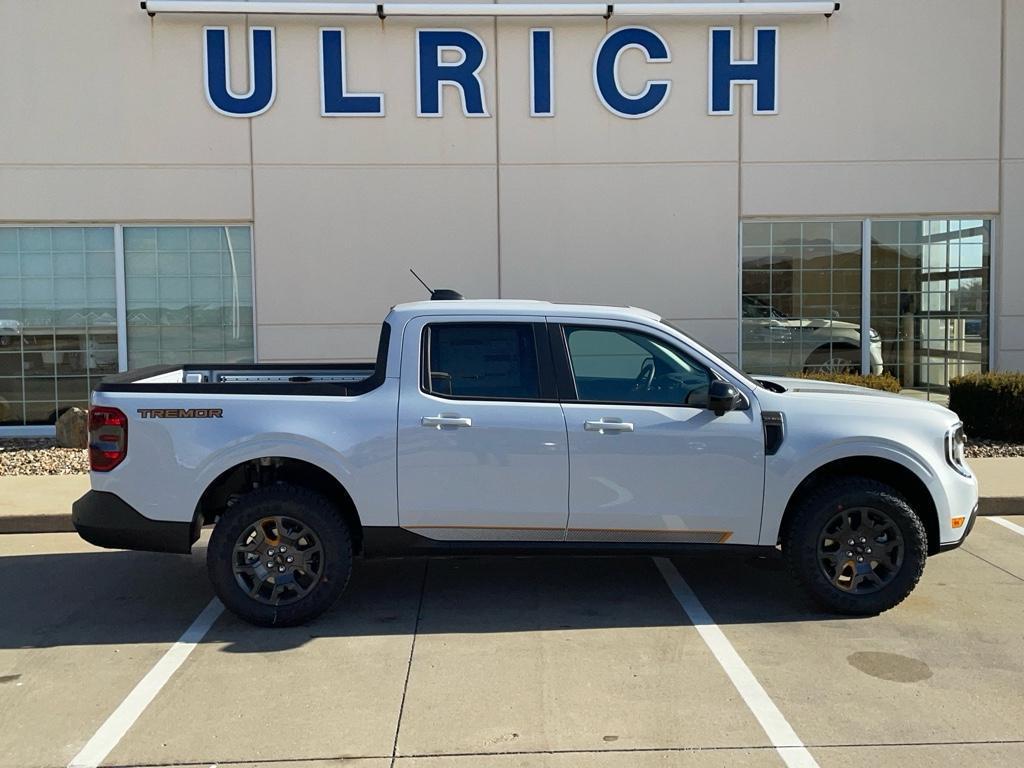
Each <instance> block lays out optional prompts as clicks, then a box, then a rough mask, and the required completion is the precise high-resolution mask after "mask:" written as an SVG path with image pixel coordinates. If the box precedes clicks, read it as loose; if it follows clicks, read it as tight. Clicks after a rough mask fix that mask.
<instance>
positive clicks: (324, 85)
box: [320, 28, 384, 117]
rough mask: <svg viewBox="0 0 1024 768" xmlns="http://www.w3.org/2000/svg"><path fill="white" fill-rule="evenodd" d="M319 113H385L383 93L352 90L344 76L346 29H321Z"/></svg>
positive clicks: (378, 114)
mask: <svg viewBox="0 0 1024 768" xmlns="http://www.w3.org/2000/svg"><path fill="white" fill-rule="evenodd" d="M320 114H321V115H322V116H323V117H339V116H340V117H345V116H352V115H355V116H357V117H358V116H363V117H382V116H383V115H384V94H383V93H349V92H348V85H347V83H346V79H345V30H344V29H326V28H324V29H321V30H320Z"/></svg>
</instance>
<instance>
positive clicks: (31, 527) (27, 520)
mask: <svg viewBox="0 0 1024 768" xmlns="http://www.w3.org/2000/svg"><path fill="white" fill-rule="evenodd" d="M74 530H75V526H73V525H72V524H71V513H70V512H65V513H52V514H42V515H4V516H3V517H0V534H5V533H70V532H73V531H74Z"/></svg>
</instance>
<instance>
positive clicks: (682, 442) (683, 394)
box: [556, 320, 764, 544]
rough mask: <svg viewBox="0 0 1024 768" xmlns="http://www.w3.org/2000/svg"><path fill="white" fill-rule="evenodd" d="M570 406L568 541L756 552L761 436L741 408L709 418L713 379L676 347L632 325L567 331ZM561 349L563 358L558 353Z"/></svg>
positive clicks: (586, 324) (575, 325) (755, 416)
mask: <svg viewBox="0 0 1024 768" xmlns="http://www.w3.org/2000/svg"><path fill="white" fill-rule="evenodd" d="M558 345H559V346H558V347H556V353H557V354H559V355H563V354H564V355H565V356H566V357H567V358H568V363H569V366H570V371H569V375H570V377H571V379H572V382H573V384H574V387H575V400H570V401H565V400H563V409H564V412H565V418H566V424H567V428H568V434H569V525H568V531H567V535H566V539H567V540H568V541H606V542H615V541H628V542H644V543H648V542H649V543H655V542H663V543H664V542H671V543H693V544H717V543H724V542H726V541H728V542H730V543H736V544H757V543H758V534H759V531H760V527H761V501H762V491H763V483H764V438H763V433H762V426H761V420H760V414H759V412H758V411H757V406H756V403H755V402H753V401H752V400H751V402H750V406H749V407H748V408H746V409H745V410H736V411H730V412H726V413H724V414H723V415H721V416H716V415H715V414H714V413H713V412H712V411H709V410H707V408H706V407H705V405H706V402H707V392H708V385H709V383H710V381H711V379H712V377H713V376H714V375H715V374H713V373H712V371H711V370H710V369H709V368H708V367H707V366H705V365H704V364H702V363H701V362H699V361H698V360H697V359H695V356H694V355H691V354H690V353H688V352H687V351H686V350H684V349H682V345H681V344H680V342H678V340H676V339H674V338H673V337H671V336H669V335H667V334H665V335H661V334H658V333H654V332H652V331H650V330H648V329H645V328H644V327H643V326H640V325H637V326H636V327H635V328H627V327H622V326H615V327H610V326H602V325H601V324H600V323H599V322H598V323H595V322H593V321H587V320H580V321H578V322H572V323H568V322H567V323H565V324H564V325H563V326H562V333H561V335H560V337H559V338H558ZM563 350H564V352H563Z"/></svg>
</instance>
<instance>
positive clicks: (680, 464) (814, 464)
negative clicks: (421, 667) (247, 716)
mask: <svg viewBox="0 0 1024 768" xmlns="http://www.w3.org/2000/svg"><path fill="white" fill-rule="evenodd" d="M963 449H964V435H963V431H962V429H961V426H960V424H959V423H958V420H957V417H956V415H955V414H953V413H952V412H950V411H948V410H946V409H945V408H942V407H940V406H938V405H935V404H932V403H927V402H921V401H916V400H912V399H908V398H904V397H900V396H898V395H888V394H881V393H877V392H873V391H870V390H867V389H862V388H858V387H851V386H842V385H836V384H827V383H822V382H815V381H804V380H795V379H794V380H789V379H783V378H771V379H768V378H765V379H751V378H748V377H747V376H746V375H745V374H743V373H742V372H740V371H738V370H737V369H736V368H735V367H734V366H732V365H730V364H729V363H728V362H727V361H725V360H723V359H722V358H721V357H720V356H719V355H717V354H715V353H714V352H713V351H712V350H710V349H708V348H707V347H705V346H703V345H701V344H699V343H697V342H696V341H694V340H693V339H692V338H690V337H689V336H687V335H686V334H684V333H683V332H681V331H680V330H679V329H677V328H675V327H673V326H672V325H670V324H669V323H667V322H665V321H664V320H662V319H660V318H659V317H658V316H657V315H654V314H652V313H650V312H646V311H644V310H641V309H635V308H616V307H597V306H575V305H565V304H551V303H546V302H530V301H456V300H445V301H425V302H418V303H413V304H403V305H400V306H397V307H395V308H394V309H393V310H392V311H391V313H390V314H389V315H388V316H387V319H386V320H385V321H384V325H383V329H382V332H381V337H380V346H379V351H378V355H377V360H376V363H375V364H371V363H368V364H365V365H352V364H345V365H304V366H285V365H250V366H239V365H222V366H209V365H206V366H176V367H164V368H159V369H144V370H139V371H134V372H130V373H127V374H123V375H119V376H115V377H112V378H109V379H106V380H105V381H104V382H103V383H102V384H100V385H99V386H98V387H97V389H96V391H95V392H94V393H93V401H92V409H91V412H90V456H91V463H92V475H91V480H92V490H91V491H90V492H89V493H87V494H86V495H85V496H84V497H83V498H82V499H80V500H79V501H78V502H76V503H75V505H74V522H75V525H76V527H77V529H78V531H79V533H80V534H81V536H82V537H83V538H85V539H86V540H87V541H90V542H92V543H94V544H97V545H100V546H105V547H115V548H128V549H142V550H154V551H166V552H181V553H187V552H189V551H190V550H191V547H192V545H193V543H194V542H195V541H196V540H197V539H198V537H199V533H200V529H201V528H202V527H203V526H204V525H213V530H212V533H211V536H210V541H209V546H208V548H207V563H208V567H209V575H210V578H211V580H212V583H213V587H214V589H215V591H216V593H217V594H218V595H219V597H220V598H221V600H222V601H223V602H224V604H225V605H226V606H227V607H228V608H230V609H231V610H232V611H234V612H235V613H237V614H238V615H239V616H241V617H243V618H245V619H247V620H249V621H251V622H254V623H257V624H262V625H289V624H295V623H298V622H302V621H306V620H308V619H310V618H312V617H314V616H316V615H318V614H319V613H321V612H322V611H324V610H326V609H327V608H328V607H329V606H331V605H332V604H333V603H334V602H335V600H336V599H337V598H338V596H339V595H340V594H341V593H342V591H343V590H344V589H345V586H346V584H347V582H348V579H349V574H350V571H351V569H352V562H353V557H354V556H355V555H363V556H366V557H372V556H382V555H383V556H396V555H421V554H422V555H432V554H465V553H488V554H493V553H515V554H524V553H560V554H566V553H587V554H593V553H602V554H625V553H630V554H636V553H674V554H681V553H685V552H688V551H692V550H695V549H700V550H703V551H707V550H714V551H716V552H721V553H722V554H723V555H724V554H725V553H726V552H728V551H736V550H740V551H745V550H749V549H750V548H759V549H760V550H761V551H767V550H775V549H777V548H781V550H782V552H783V554H784V555H785V557H786V558H787V559H788V560H789V562H790V564H791V566H792V569H793V571H794V573H795V575H796V576H797V577H798V579H799V580H800V581H801V582H802V583H803V585H804V586H805V587H806V588H807V589H808V590H809V592H810V594H811V595H812V596H813V597H814V598H815V599H816V600H817V601H818V603H820V604H821V605H822V606H823V607H824V608H825V609H827V610H830V611H834V612H840V613H852V614H871V613H877V612H879V611H883V610H886V609H888V608H891V607H892V606H894V605H896V604H897V603H899V602H900V601H901V600H903V599H904V598H905V597H906V596H907V595H908V594H909V593H910V591H911V590H912V589H913V588H914V586H915V584H916V583H917V581H918V579H919V578H920V576H921V573H922V569H923V568H924V562H925V559H926V557H927V556H928V555H933V554H935V553H937V552H941V551H943V550H946V549H950V548H953V547H956V546H958V545H959V544H960V543H961V542H962V541H963V538H964V537H965V536H966V535H967V533H968V532H969V531H970V529H971V526H972V524H973V522H974V519H975V515H976V513H977V500H978V488H977V483H976V481H975V479H974V477H973V476H972V474H971V471H970V469H969V468H968V466H967V464H966V462H965V461H964V451H963Z"/></svg>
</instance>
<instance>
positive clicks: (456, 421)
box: [420, 416, 473, 429]
mask: <svg viewBox="0 0 1024 768" xmlns="http://www.w3.org/2000/svg"><path fill="white" fill-rule="evenodd" d="M420 424H422V425H423V426H424V427H435V428H436V429H441V427H472V426H473V420H472V419H470V418H466V417H464V416H424V417H423V418H422V419H420Z"/></svg>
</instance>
